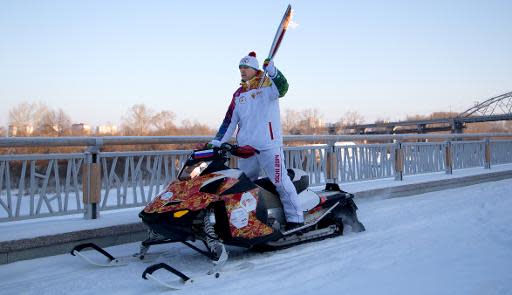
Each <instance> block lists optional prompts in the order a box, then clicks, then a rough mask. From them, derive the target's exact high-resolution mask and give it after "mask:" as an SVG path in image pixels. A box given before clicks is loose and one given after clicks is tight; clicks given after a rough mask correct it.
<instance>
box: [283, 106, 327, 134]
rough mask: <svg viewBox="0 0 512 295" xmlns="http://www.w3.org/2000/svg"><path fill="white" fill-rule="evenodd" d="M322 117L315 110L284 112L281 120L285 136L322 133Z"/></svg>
mask: <svg viewBox="0 0 512 295" xmlns="http://www.w3.org/2000/svg"><path fill="white" fill-rule="evenodd" d="M322 117H323V115H322V114H321V113H320V112H319V111H318V110H317V109H305V110H302V111H295V110H289V109H287V110H285V112H284V116H283V117H282V120H281V126H282V128H283V132H284V133H285V134H286V133H287V134H318V133H321V132H323V131H324V124H323V119H322Z"/></svg>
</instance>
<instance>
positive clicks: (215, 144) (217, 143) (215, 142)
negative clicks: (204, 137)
mask: <svg viewBox="0 0 512 295" xmlns="http://www.w3.org/2000/svg"><path fill="white" fill-rule="evenodd" d="M220 145H221V142H220V141H219V140H216V139H214V140H212V141H210V142H209V143H208V144H207V145H206V147H208V148H210V149H211V148H213V147H220Z"/></svg>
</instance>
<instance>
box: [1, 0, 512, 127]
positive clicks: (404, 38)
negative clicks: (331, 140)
mask: <svg viewBox="0 0 512 295" xmlns="http://www.w3.org/2000/svg"><path fill="white" fill-rule="evenodd" d="M288 3H291V4H292V6H293V8H294V11H295V16H294V21H295V22H296V23H298V24H299V26H298V27H297V28H296V29H295V30H290V31H289V32H288V33H287V35H286V36H285V39H284V41H283V43H282V46H281V49H280V51H279V52H278V54H277V56H276V59H275V63H276V66H277V67H278V68H280V69H281V70H282V72H283V73H284V74H285V76H286V77H287V78H288V80H289V83H290V90H289V92H288V94H287V95H286V97H285V98H284V99H283V100H282V103H281V109H282V110H284V109H287V108H289V109H294V110H301V109H305V108H316V109H318V110H319V111H320V112H321V113H322V114H323V115H324V119H325V120H326V121H335V120H337V119H339V118H340V117H341V116H342V115H343V114H344V113H345V112H347V111H357V112H359V113H360V114H362V115H363V116H364V117H365V119H366V121H373V120H375V119H391V120H397V119H404V118H405V116H406V115H407V114H428V113H431V112H433V111H448V110H450V108H451V110H453V111H463V110H464V109H466V108H468V107H470V106H471V105H472V104H473V103H474V101H475V100H483V99H486V98H489V97H491V96H494V95H498V94H501V93H504V92H508V91H511V90H512V17H511V16H512V1H509V0H506V1H505V0H503V1H493V0H486V1H483V0H480V1H471V0H467V1H450V0H445V1H441V0H430V1H393V0H390V1H369V0H368V1H367V0H357V1H356V0H354V1H320V0H316V1H305V0H299V1H280V0H279V1H243V2H242V1H70V0H66V1H51V0H48V1H23V0H12V1H11V0H3V1H0V105H1V109H0V118H1V119H0V124H1V125H4V126H5V125H6V124H7V114H8V110H9V109H10V108H12V107H13V106H15V105H17V104H18V103H20V102H22V101H29V102H33V101H34V102H37V101H42V102H45V103H46V104H48V105H49V106H50V107H53V108H58V107H60V108H62V109H64V111H66V112H67V113H68V114H69V115H71V117H72V118H73V120H74V121H75V122H86V123H89V124H92V125H98V124H104V123H106V122H108V121H110V122H112V123H116V124H117V123H119V122H120V119H121V117H122V116H123V115H124V114H125V113H126V111H127V109H128V108H129V107H130V106H132V105H133V104H137V103H145V104H146V105H147V106H148V107H150V108H152V109H155V110H159V109H164V110H172V111H173V112H175V113H176V114H177V118H178V121H181V120H183V119H192V120H198V121H200V122H203V123H206V124H208V125H210V126H211V127H215V128H216V127H217V126H218V125H219V124H220V121H221V120H222V118H223V116H224V113H225V110H226V108H227V105H228V103H229V101H230V99H231V94H232V93H233V91H234V90H235V89H236V88H237V85H238V82H239V72H238V62H239V60H240V58H241V57H243V56H244V55H246V54H247V53H248V52H249V51H251V50H255V51H256V52H257V53H258V57H259V59H260V63H261V61H262V60H263V59H264V56H265V55H266V54H267V53H268V50H269V46H270V44H271V42H272V39H273V37H274V33H275V30H276V27H277V25H278V23H279V21H280V19H281V16H282V13H283V12H284V9H285V8H286V5H287V4H288Z"/></svg>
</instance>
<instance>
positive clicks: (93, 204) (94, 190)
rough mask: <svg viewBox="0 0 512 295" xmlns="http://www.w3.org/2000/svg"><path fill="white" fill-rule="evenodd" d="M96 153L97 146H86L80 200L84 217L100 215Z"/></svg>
mask: <svg viewBox="0 0 512 295" xmlns="http://www.w3.org/2000/svg"><path fill="white" fill-rule="evenodd" d="M98 154H99V148H98V147H91V148H88V149H87V151H86V152H85V155H86V161H87V162H86V164H85V165H84V166H83V170H82V191H83V197H82V201H83V203H84V208H85V212H84V218H85V219H97V218H98V217H99V215H100V211H99V207H98V204H99V202H100V199H101V165H100V162H99V155H98Z"/></svg>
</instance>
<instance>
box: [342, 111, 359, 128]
mask: <svg viewBox="0 0 512 295" xmlns="http://www.w3.org/2000/svg"><path fill="white" fill-rule="evenodd" d="M363 123H364V117H363V115H361V114H359V113H358V112H356V111H348V112H345V114H343V117H341V119H340V120H339V121H338V124H340V125H341V126H350V125H359V124H363Z"/></svg>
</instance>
